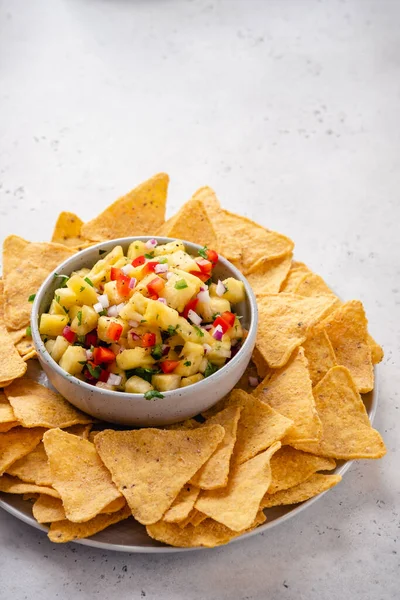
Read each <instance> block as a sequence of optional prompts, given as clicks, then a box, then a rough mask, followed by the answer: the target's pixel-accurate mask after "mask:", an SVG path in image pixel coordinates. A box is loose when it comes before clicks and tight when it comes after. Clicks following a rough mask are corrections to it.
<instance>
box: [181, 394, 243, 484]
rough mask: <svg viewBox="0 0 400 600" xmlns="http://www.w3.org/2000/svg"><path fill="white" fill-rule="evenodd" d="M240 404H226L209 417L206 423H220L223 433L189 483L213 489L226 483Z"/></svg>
mask: <svg viewBox="0 0 400 600" xmlns="http://www.w3.org/2000/svg"><path fill="white" fill-rule="evenodd" d="M240 411H241V407H240V406H228V408H225V410H222V411H221V412H219V413H217V414H216V415H214V416H213V417H210V418H209V419H207V421H206V425H215V424H216V425H222V427H223V428H224V429H225V435H224V437H223V439H222V441H221V443H220V444H219V446H218V447H217V449H216V450H215V452H214V454H212V455H211V456H210V458H209V459H208V461H207V462H206V463H205V464H204V465H203V466H202V467H200V469H199V470H198V471H197V473H196V474H195V475H194V476H193V477H192V478H191V480H190V483H192V484H193V485H196V486H197V487H199V488H202V489H203V490H214V489H216V488H220V487H224V486H225V485H226V484H227V483H228V475H229V466H230V462H231V457H232V452H233V448H234V446H235V441H236V432H237V426H238V421H239V417H240Z"/></svg>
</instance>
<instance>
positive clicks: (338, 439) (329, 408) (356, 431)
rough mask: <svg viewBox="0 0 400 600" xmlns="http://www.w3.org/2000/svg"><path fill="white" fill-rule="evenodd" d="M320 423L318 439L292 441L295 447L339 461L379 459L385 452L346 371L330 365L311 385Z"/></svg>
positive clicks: (383, 445)
mask: <svg viewBox="0 0 400 600" xmlns="http://www.w3.org/2000/svg"><path fill="white" fill-rule="evenodd" d="M314 397H315V403H316V407H317V410H318V414H319V416H320V419H321V422H322V430H323V435H322V438H321V439H320V441H319V442H314V443H312V442H310V443H302V442H299V443H296V444H294V445H295V447H296V448H298V449H299V450H304V451H305V452H311V453H312V454H317V455H319V456H328V457H332V458H338V459H343V460H353V459H355V458H380V457H381V456H384V455H385V454H386V448H385V444H384V443H383V441H382V438H381V436H380V435H379V433H378V432H377V431H376V430H375V429H373V428H372V427H371V423H370V422H369V419H368V414H367V411H366V410H365V406H364V404H363V402H362V400H361V397H360V394H359V393H358V391H357V387H356V386H355V383H354V381H353V379H352V377H351V374H350V372H349V371H348V370H347V369H346V368H345V367H333V369H331V370H330V371H328V373H327V374H326V375H325V377H324V378H323V379H321V381H320V382H319V383H318V384H317V385H316V386H315V388H314Z"/></svg>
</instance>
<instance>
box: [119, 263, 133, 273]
mask: <svg viewBox="0 0 400 600" xmlns="http://www.w3.org/2000/svg"><path fill="white" fill-rule="evenodd" d="M134 270H135V269H134V267H133V265H131V264H129V265H125V266H124V267H121V271H122V272H123V273H125V275H130V274H131V273H132V271H134Z"/></svg>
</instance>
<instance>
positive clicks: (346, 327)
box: [323, 300, 374, 394]
mask: <svg viewBox="0 0 400 600" xmlns="http://www.w3.org/2000/svg"><path fill="white" fill-rule="evenodd" d="M323 325H324V326H325V329H326V333H327V334H328V337H329V339H330V341H331V344H332V347H333V350H334V352H335V356H336V361H337V364H338V365H343V366H344V367H347V368H348V370H349V371H350V373H351V376H352V377H353V379H354V383H355V384H356V386H357V388H358V391H359V392H360V394H364V393H366V392H370V391H371V390H372V389H373V387H374V369H373V365H372V359H371V350H370V347H369V344H368V337H367V336H368V331H367V327H368V322H367V318H366V316H365V311H364V307H363V305H362V303H361V302H360V301H359V300H351V301H350V302H346V303H345V304H343V305H342V306H341V307H340V308H338V309H337V310H335V311H334V312H333V313H332V314H331V315H330V316H329V317H328V318H327V319H326V320H325V321H324V323H323Z"/></svg>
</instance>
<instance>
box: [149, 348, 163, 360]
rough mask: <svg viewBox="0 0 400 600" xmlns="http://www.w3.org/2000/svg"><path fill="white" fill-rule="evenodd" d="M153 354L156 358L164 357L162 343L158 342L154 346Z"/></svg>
mask: <svg viewBox="0 0 400 600" xmlns="http://www.w3.org/2000/svg"><path fill="white" fill-rule="evenodd" d="M151 355H152V357H153V358H155V359H156V360H160V358H162V355H163V348H162V344H156V345H155V346H154V347H153V350H152V352H151Z"/></svg>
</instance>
